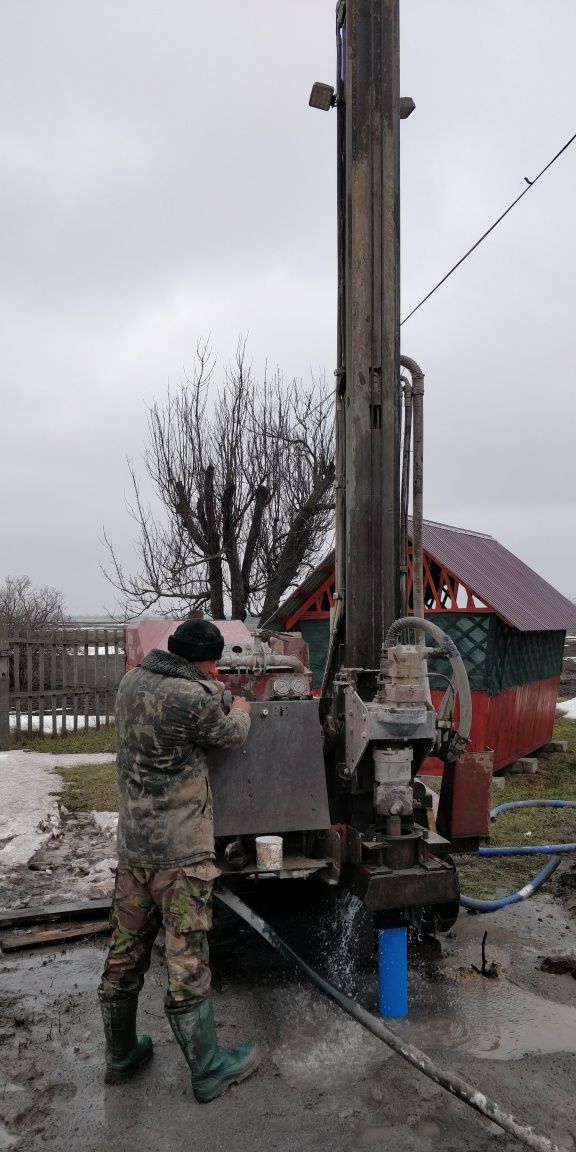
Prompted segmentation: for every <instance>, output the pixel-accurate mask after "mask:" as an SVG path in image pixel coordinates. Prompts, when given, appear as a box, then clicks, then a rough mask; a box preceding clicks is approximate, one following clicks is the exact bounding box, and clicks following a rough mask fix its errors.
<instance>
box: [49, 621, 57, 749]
mask: <svg viewBox="0 0 576 1152" xmlns="http://www.w3.org/2000/svg"><path fill="white" fill-rule="evenodd" d="M50 686H51V688H52V738H53V739H54V738H55V737H56V692H55V688H56V637H55V635H54V633H52V638H51V645H50Z"/></svg>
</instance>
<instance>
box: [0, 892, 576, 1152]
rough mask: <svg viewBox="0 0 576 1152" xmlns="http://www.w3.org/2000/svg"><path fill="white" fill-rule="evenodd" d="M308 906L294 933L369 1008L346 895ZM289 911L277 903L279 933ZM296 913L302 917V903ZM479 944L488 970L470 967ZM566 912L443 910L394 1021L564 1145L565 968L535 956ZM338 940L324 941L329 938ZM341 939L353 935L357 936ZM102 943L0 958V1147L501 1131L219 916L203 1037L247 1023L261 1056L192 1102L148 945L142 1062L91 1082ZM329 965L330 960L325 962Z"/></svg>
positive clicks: (431, 1144) (460, 1137) (573, 1000)
mask: <svg viewBox="0 0 576 1152" xmlns="http://www.w3.org/2000/svg"><path fill="white" fill-rule="evenodd" d="M324 915H325V920H324V921H323V920H322V918H319V917H318V909H315V910H314V918H313V924H310V925H306V923H305V922H303V923H302V924H301V935H302V939H303V942H304V945H305V947H307V948H308V949H309V952H310V953H312V952H315V954H316V963H317V964H319V965H320V966H322V965H323V966H324V970H325V971H326V973H327V974H329V975H331V976H332V978H333V979H336V976H339V982H341V983H343V984H345V983H346V982H347V981H348V982H353V983H355V985H356V988H357V992H356V995H358V997H359V998H360V999H362V1000H363V1002H365V1003H366V1004H367V1006H368V1007H370V1008H374V999H373V998H374V977H373V974H372V973H371V971H370V969H369V965H367V963H366V955H365V951H364V943H365V940H364V933H363V925H362V923H361V922H360V923H358V920H359V919H360V921H361V919H362V918H361V917H360V918H359V915H358V909H357V908H355V906H354V905H353V904H352V905H351V906H349V907H348V908H345V909H343V910H341V912H340V914H339V916H340V918H338V916H337V915H335V914H334V909H333V908H332V910H330V906H329V905H328V906H327V908H326V909H325V913H324ZM294 917H295V913H294V911H292V912H291V913H290V914H289V915H285V916H283V917H281V919H283V920H284V925H285V928H286V929H287V931H288V930H290V928H291V931H292V933H294V932H296V928H295V919H294ZM304 921H305V918H304ZM486 930H488V938H487V958H488V960H489V961H492V960H493V961H494V962H496V963H497V964H498V967H499V971H500V973H501V974H500V976H499V978H498V979H495V980H487V979H485V978H484V977H482V976H481V975H479V974H478V973H477V972H475V971H474V969H473V967H472V965H476V967H479V966H480V953H481V941H482V936H483V934H484V931H486ZM575 937H576V932H575V929H574V927H573V921H568V920H567V919H566V912H565V909H564V908H563V906H562V905H561V904H559V903H557V902H555V901H553V900H552V899H551V898H546V897H543V898H541V899H535V900H533V901H532V902H530V904H529V905H519V906H517V907H516V908H510V909H508V910H507V911H506V913H505V914H504V916H502V914H500V917H496V916H490V917H483V918H479V917H468V916H463V917H461V918H460V919H459V921H458V923H457V924H456V926H455V928H454V929H453V930H452V933H451V934H450V936H449V937H448V938H447V939H445V942H444V958H443V959H442V961H435V962H434V963H433V964H430V963H429V962H426V961H422V962H421V963H419V964H418V963H416V964H415V965H414V966H413V967H412V971H411V980H410V986H411V987H410V996H411V1009H410V1017H409V1019H408V1020H407V1021H404V1022H398V1023H396V1024H395V1025H394V1027H395V1028H396V1029H397V1030H398V1031H399V1032H402V1034H403V1035H405V1036H406V1038H407V1039H409V1040H411V1041H412V1042H413V1043H416V1044H418V1045H419V1046H421V1047H422V1048H424V1049H425V1050H426V1051H428V1052H429V1053H430V1055H432V1056H433V1057H435V1058H436V1059H438V1060H440V1062H441V1063H442V1064H443V1065H444V1066H445V1067H447V1068H452V1069H454V1070H457V1071H459V1072H460V1073H461V1074H462V1075H463V1076H465V1077H466V1078H467V1079H468V1080H469V1081H471V1082H472V1083H474V1084H476V1085H477V1086H478V1087H479V1088H480V1089H481V1090H482V1091H484V1092H486V1093H487V1094H489V1095H491V1096H493V1097H494V1098H495V1099H497V1100H498V1102H499V1103H500V1104H501V1105H502V1106H503V1107H505V1108H508V1109H510V1110H512V1111H514V1112H515V1114H516V1115H517V1117H518V1118H519V1119H521V1120H522V1121H524V1122H527V1123H532V1124H533V1125H534V1126H535V1127H536V1129H537V1130H539V1131H541V1132H545V1133H546V1134H548V1135H549V1136H551V1137H552V1138H554V1139H556V1140H557V1142H558V1143H559V1144H561V1145H562V1146H563V1147H565V1148H572V1147H574V1145H575V1137H576V1115H575V1106H574V1083H575V1080H576V1027H575V1023H576V981H575V980H574V979H573V978H572V977H571V975H570V974H569V973H567V972H553V971H543V970H542V961H543V959H544V958H545V957H554V956H558V957H561V956H566V955H571V954H572V953H573V952H574V950H575V947H576V938H575ZM337 940H340V942H341V945H342V947H341V948H340V949H337V947H336V941H337ZM359 942H360V943H361V944H362V947H360V949H359V948H358V944H359ZM103 956H104V951H103V949H102V948H101V947H95V946H86V945H84V946H80V947H69V948H67V949H66V950H51V951H50V952H47V951H45V950H43V951H42V952H36V953H32V952H29V953H21V954H19V955H16V956H14V957H10V959H8V958H7V957H3V958H2V959H1V960H0V1067H1V1070H2V1071H1V1078H0V1117H1V1121H0V1149H2V1148H15V1149H20V1148H21V1149H26V1150H30V1152H39V1150H40V1149H44V1148H46V1147H48V1148H50V1149H53V1150H54V1152H64V1150H65V1152H70V1150H71V1149H74V1150H75V1149H83V1150H86V1152H105V1150H106V1152H132V1150H134V1152H135V1150H136V1149H137V1150H138V1152H147V1150H150V1152H151V1150H154V1152H157V1150H158V1149H166V1150H167V1152H168V1150H169V1152H180V1150H182V1152H183V1150H184V1149H186V1150H188V1149H190V1148H192V1147H193V1148H197V1149H201V1150H202V1152H224V1150H226V1152H231V1150H233V1152H255V1150H257V1149H258V1150H259V1149H266V1150H268V1149H270V1150H276V1152H360V1150H361V1149H367V1148H378V1149H387V1148H394V1149H395V1150H398V1152H428V1150H432V1149H434V1150H435V1152H452V1150H454V1152H456V1150H459V1152H460V1150H464V1152H488V1150H489V1149H491V1150H492V1149H494V1148H496V1149H499V1150H501V1152H503V1150H505V1149H510V1150H512V1149H514V1148H516V1147H517V1146H516V1145H515V1144H514V1142H513V1141H511V1140H510V1138H509V1137H507V1136H505V1135H504V1134H502V1133H501V1132H499V1130H498V1129H496V1128H495V1127H494V1126H493V1125H490V1124H488V1123H487V1122H484V1121H483V1120H481V1119H480V1118H479V1117H478V1116H476V1115H475V1114H474V1113H472V1112H471V1111H470V1110H469V1109H467V1108H465V1107H464V1105H462V1104H460V1103H459V1102H458V1101H455V1100H453V1099H452V1098H451V1097H449V1096H448V1095H447V1094H446V1093H445V1092H443V1091H442V1090H441V1089H440V1088H438V1087H437V1086H436V1085H434V1084H432V1083H431V1082H430V1081H428V1080H426V1079H425V1078H424V1077H422V1076H420V1075H418V1074H416V1073H415V1072H413V1071H412V1070H411V1069H410V1068H409V1067H408V1065H406V1064H404V1063H403V1062H402V1061H401V1060H399V1059H398V1058H397V1057H395V1056H392V1055H391V1054H390V1052H389V1051H388V1049H386V1048H385V1047H384V1045H382V1044H380V1043H379V1042H378V1041H377V1040H376V1039H375V1038H374V1037H372V1036H369V1035H368V1034H367V1033H366V1032H365V1031H364V1030H363V1029H362V1028H361V1027H360V1026H359V1025H358V1024H356V1023H355V1022H353V1021H351V1020H350V1019H349V1018H347V1017H345V1016H343V1015H342V1013H341V1012H340V1011H339V1010H338V1009H337V1008H336V1007H335V1006H333V1005H332V1004H329V1003H328V1002H327V1001H326V1000H325V999H324V998H323V997H322V996H321V995H320V993H318V992H317V991H316V990H315V989H313V988H311V987H309V986H308V985H307V984H306V983H304V982H302V981H301V980H300V979H299V978H298V977H297V976H296V975H295V974H294V972H293V971H292V970H291V969H290V968H289V967H288V966H286V965H284V963H283V962H282V961H281V960H279V958H278V957H277V956H276V954H275V953H273V952H271V951H270V949H269V948H268V947H267V946H266V945H264V944H263V943H261V942H260V941H259V940H258V939H257V938H255V937H254V936H252V935H251V934H250V933H249V932H248V931H243V930H238V926H236V931H235V930H234V925H233V923H232V922H231V921H230V920H227V919H224V921H223V922H221V923H220V924H219V927H218V931H217V933H216V944H215V948H214V958H213V964H214V1000H215V1010H216V1018H217V1021H218V1026H219V1032H220V1037H221V1040H222V1042H223V1043H224V1044H228V1045H232V1044H234V1043H238V1042H240V1041H241V1040H243V1039H246V1038H254V1039H256V1040H258V1042H259V1043H260V1044H261V1045H262V1047H263V1050H264V1053H265V1058H264V1061H263V1065H262V1068H261V1070H260V1071H259V1072H258V1073H257V1075H256V1076H255V1077H253V1078H252V1079H250V1080H248V1081H246V1082H245V1083H244V1084H242V1085H240V1086H239V1087H237V1088H232V1089H231V1090H230V1091H229V1092H228V1093H227V1094H226V1095H225V1096H224V1097H222V1098H221V1099H219V1100H218V1101H215V1102H214V1103H213V1104H210V1105H207V1106H204V1107H202V1106H200V1105H198V1104H196V1102H195V1101H194V1098H193V1096H192V1093H191V1090H190V1084H189V1078H188V1073H187V1069H186V1066H185V1064H184V1061H183V1059H182V1056H181V1054H180V1052H179V1050H178V1048H177V1046H176V1044H175V1042H174V1040H173V1037H172V1034H171V1032H170V1029H169V1028H168V1025H167V1023H166V1020H165V1018H164V1014H163V1008H162V997H163V991H164V973H163V966H162V958H161V953H160V949H155V952H154V957H153V963H152V968H151V971H150V974H149V976H148V978H147V981H146V986H145V989H144V992H143V994H142V998H141V1011H140V1027H141V1029H142V1030H144V1031H147V1032H149V1033H150V1035H152V1036H153V1038H154V1043H155V1055H154V1059H153V1061H152V1063H151V1064H150V1065H149V1066H148V1067H146V1068H145V1069H144V1070H143V1071H142V1072H141V1073H140V1074H139V1075H138V1076H137V1077H135V1078H134V1079H133V1080H132V1081H131V1082H129V1083H127V1084H125V1085H124V1086H122V1087H104V1085H103V1082H102V1036H101V1025H100V1018H99V1011H98V1003H97V999H96V994H95V992H96V986H97V983H98V979H99V975H100V969H101V966H102V961H103ZM331 966H332V967H333V969H334V970H333V971H332V972H331V973H330V968H331Z"/></svg>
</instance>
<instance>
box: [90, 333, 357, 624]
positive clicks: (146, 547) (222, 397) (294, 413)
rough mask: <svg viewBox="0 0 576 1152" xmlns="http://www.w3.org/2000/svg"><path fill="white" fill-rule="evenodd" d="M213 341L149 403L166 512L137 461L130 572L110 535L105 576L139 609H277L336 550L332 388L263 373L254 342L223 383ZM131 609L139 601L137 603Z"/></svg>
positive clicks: (153, 466) (148, 460) (154, 461)
mask: <svg viewBox="0 0 576 1152" xmlns="http://www.w3.org/2000/svg"><path fill="white" fill-rule="evenodd" d="M213 374H214V360H213V357H212V353H211V350H210V347H209V343H208V341H203V342H199V343H198V344H197V347H196V354H195V361H194V370H193V372H192V374H191V376H185V378H184V380H183V381H182V382H181V383H180V385H179V387H178V388H177V389H168V393H167V396H166V398H165V400H164V401H163V402H158V401H156V402H155V403H154V404H153V405H152V407H151V408H150V409H149V411H148V438H147V442H146V446H145V451H144V456H143V462H144V469H145V472H146V475H147V477H148V480H149V481H150V482H151V484H152V490H153V493H154V495H155V498H156V502H157V505H158V509H159V512H157V513H156V514H153V512H152V509H151V508H150V507H149V506H148V505H147V504H146V503H145V502H144V500H143V498H142V489H141V486H140V482H139V480H138V478H137V476H136V472H135V469H134V466H133V465H132V464H129V470H130V479H131V485H132V501H131V503H130V504H129V505H128V508H129V511H130V514H131V515H132V517H133V519H134V521H135V523H136V524H137V526H138V532H139V537H138V540H137V542H136V544H135V551H136V556H137V560H138V565H139V569H138V571H137V573H136V574H135V575H129V574H127V573H126V571H125V570H124V567H123V565H122V564H121V563H120V561H119V559H118V555H117V553H116V552H115V550H114V547H113V546H112V544H111V542H110V540H109V539H108V537H107V536H106V534H105V535H104V540H105V544H106V546H107V548H108V551H109V554H110V560H111V563H110V570H109V571H107V572H106V575H107V577H108V579H109V581H110V583H111V584H112V586H113V587H114V588H115V589H116V590H117V591H118V592H119V593H120V595H121V596H122V597H123V601H124V605H123V606H124V610H125V611H126V612H128V614H132V615H133V614H134V613H135V612H138V613H141V612H142V611H147V610H149V609H150V608H155V609H156V610H159V611H163V612H164V611H169V612H171V613H173V612H174V611H175V610H176V611H186V610H190V609H192V608H209V611H210V613H211V615H212V616H213V617H214V618H215V619H221V618H223V617H224V615H225V613H226V611H229V612H231V613H232V615H233V616H235V617H238V618H240V619H244V618H245V617H246V615H247V614H251V615H252V614H254V615H260V614H262V617H263V618H266V616H269V615H270V614H271V612H272V611H274V610H275V608H276V607H277V606H278V603H279V601H280V599H281V598H282V596H283V595H284V594H285V593H286V592H287V591H288V589H289V588H291V587H293V586H294V584H295V583H296V582H297V581H298V580H299V579H300V578H301V576H302V574H303V572H305V571H306V570H307V569H308V568H309V567H310V566H313V565H314V563H315V562H317V561H318V560H319V558H320V556H321V555H322V554H323V552H324V551H325V548H326V541H327V537H328V536H329V534H330V532H331V530H332V524H333V514H334V512H333V506H334V502H333V499H332V498H331V490H332V487H333V483H334V443H333V421H332V412H333V404H332V396H331V393H330V391H329V390H328V388H327V386H326V382H325V381H324V379H320V380H314V379H312V382H311V384H310V385H309V386H305V385H303V384H302V382H301V381H297V380H292V381H290V382H288V383H286V382H285V380H284V378H283V377H282V374H281V373H280V372H279V371H278V370H277V371H276V372H275V373H274V374H272V375H270V374H269V373H268V369H267V368H266V370H265V372H264V376H263V378H262V379H261V380H257V379H256V378H255V376H254V372H253V369H252V365H251V364H250V362H249V360H248V357H247V352H246V341H245V340H243V339H240V340H239V341H238V345H237V349H236V355H235V358H234V361H233V363H232V364H231V365H229V366H228V368H227V369H226V370H225V372H224V376H223V380H222V383H221V385H220V387H219V388H217V389H215V388H214V385H213ZM128 610H130V611H128Z"/></svg>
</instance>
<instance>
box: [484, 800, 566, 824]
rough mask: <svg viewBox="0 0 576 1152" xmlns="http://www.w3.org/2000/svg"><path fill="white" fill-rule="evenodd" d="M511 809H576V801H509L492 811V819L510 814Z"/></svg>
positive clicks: (498, 805)
mask: <svg viewBox="0 0 576 1152" xmlns="http://www.w3.org/2000/svg"><path fill="white" fill-rule="evenodd" d="M511 808H576V800H508V801H507V803H505V804H497V805H496V807H495V808H493V809H492V811H491V813H490V819H491V820H495V819H496V817H497V816H499V815H500V813H501V812H509V811H510V809H511Z"/></svg>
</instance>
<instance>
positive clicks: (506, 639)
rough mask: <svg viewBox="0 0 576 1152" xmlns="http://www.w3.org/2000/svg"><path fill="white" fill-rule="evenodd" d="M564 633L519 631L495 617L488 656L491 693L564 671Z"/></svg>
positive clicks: (489, 688)
mask: <svg viewBox="0 0 576 1152" xmlns="http://www.w3.org/2000/svg"><path fill="white" fill-rule="evenodd" d="M563 653H564V632H519V631H518V630H517V629H516V628H510V627H509V626H508V625H507V624H504V622H503V621H502V620H499V619H497V618H495V621H494V628H493V631H492V633H491V637H490V645H489V654H488V691H489V692H490V695H491V696H496V695H497V694H498V693H499V692H502V691H503V689H504V688H514V687H517V686H519V685H520V684H532V683H534V681H537V680H547V679H548V678H549V677H551V676H558V675H559V674H560V672H561V671H562V657H563Z"/></svg>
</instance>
